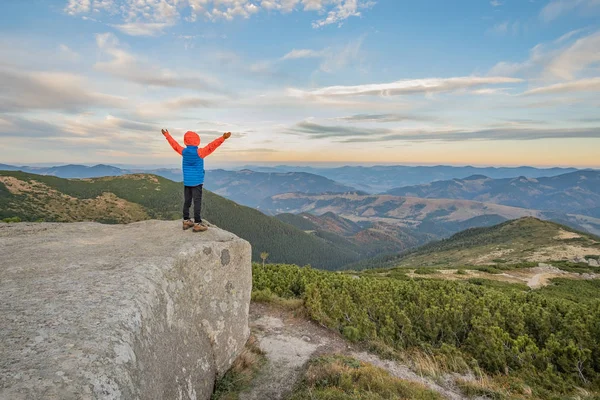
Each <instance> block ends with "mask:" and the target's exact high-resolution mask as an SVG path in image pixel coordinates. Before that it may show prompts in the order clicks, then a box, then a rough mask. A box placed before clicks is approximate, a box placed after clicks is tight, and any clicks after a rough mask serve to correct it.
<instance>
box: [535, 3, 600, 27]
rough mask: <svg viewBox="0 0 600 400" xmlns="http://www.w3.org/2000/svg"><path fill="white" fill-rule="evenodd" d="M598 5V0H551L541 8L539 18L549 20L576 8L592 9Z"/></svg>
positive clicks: (599, 5)
mask: <svg viewBox="0 0 600 400" xmlns="http://www.w3.org/2000/svg"><path fill="white" fill-rule="evenodd" d="M598 7H600V1H598V0H552V1H551V2H550V3H548V4H546V6H544V8H542V11H540V18H541V19H543V20H544V21H546V22H550V21H553V20H555V19H557V18H559V17H561V16H563V15H565V14H567V13H569V12H571V11H574V10H577V9H584V10H592V9H595V8H598Z"/></svg>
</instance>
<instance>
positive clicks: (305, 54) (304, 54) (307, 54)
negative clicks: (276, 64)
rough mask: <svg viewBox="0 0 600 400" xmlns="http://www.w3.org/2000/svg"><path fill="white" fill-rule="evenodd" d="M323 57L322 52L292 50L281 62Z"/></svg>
mask: <svg viewBox="0 0 600 400" xmlns="http://www.w3.org/2000/svg"><path fill="white" fill-rule="evenodd" d="M324 55H325V52H324V51H323V50H311V49H293V50H292V51H290V52H289V53H287V54H286V55H284V56H283V57H281V59H282V60H296V59H299V58H321V57H323V56H324Z"/></svg>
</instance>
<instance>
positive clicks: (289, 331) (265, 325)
mask: <svg viewBox="0 0 600 400" xmlns="http://www.w3.org/2000/svg"><path fill="white" fill-rule="evenodd" d="M250 327H251V328H252V331H253V332H254V335H255V336H256V337H257V339H258V342H259V345H260V348H261V349H262V350H263V351H264V352H265V353H266V356H267V360H268V361H267V364H266V365H265V366H264V367H263V370H262V371H261V373H260V374H259V376H258V377H257V379H256V380H255V382H254V383H253V385H252V386H251V388H250V389H249V390H248V391H246V392H244V393H242V394H241V395H240V400H266V399H269V400H281V399H284V398H285V397H286V396H287V395H289V394H290V393H291V391H292V389H293V387H294V384H295V383H296V382H297V380H298V379H299V378H300V377H301V375H302V373H303V371H304V367H305V365H306V363H307V362H308V361H309V360H310V359H311V358H314V357H317V356H319V355H323V354H331V353H338V354H340V353H341V354H346V355H349V356H352V357H354V358H356V359H358V360H361V361H364V362H368V363H371V364H373V365H375V366H377V367H380V368H383V369H385V370H387V371H388V372H390V374H391V375H393V376H395V377H397V378H400V379H404V380H407V381H411V382H417V383H420V384H423V385H425V386H427V387H428V388H430V389H432V390H435V391H436V392H438V393H440V394H441V395H443V396H444V397H445V398H447V399H451V400H461V399H464V398H465V397H463V396H461V395H460V394H458V392H456V391H454V390H453V389H452V388H445V387H442V386H440V385H438V384H437V383H435V382H434V381H433V380H431V379H429V378H426V377H422V376H419V375H417V374H415V373H414V372H413V371H411V370H410V369H409V368H408V367H407V366H405V365H401V364H398V363H396V362H394V361H389V360H382V359H380V358H379V357H377V356H376V355H373V354H370V353H366V352H364V351H363V350H362V349H360V348H358V347H357V346H354V345H352V344H350V343H349V342H347V341H346V340H344V339H343V338H342V337H340V336H339V335H337V334H336V333H334V332H332V331H330V330H328V329H326V328H323V327H321V326H319V325H317V324H315V323H313V322H311V321H308V320H306V319H304V318H296V317H294V316H293V314H292V313H291V312H289V311H284V310H281V309H279V308H277V307H274V306H270V305H267V304H262V303H252V305H251V307H250Z"/></svg>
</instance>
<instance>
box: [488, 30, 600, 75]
mask: <svg viewBox="0 0 600 400" xmlns="http://www.w3.org/2000/svg"><path fill="white" fill-rule="evenodd" d="M581 32H582V31H581V30H577V31H572V32H569V33H567V34H565V35H563V36H561V37H560V38H559V39H557V40H555V41H554V42H550V43H545V44H538V45H536V46H535V47H533V48H532V49H531V50H530V52H529V59H527V60H525V61H523V62H516V63H510V62H500V63H498V64H496V65H495V66H494V67H493V68H492V69H491V70H490V75H505V76H519V75H521V76H537V77H540V76H541V77H544V78H547V79H548V78H551V79H556V78H558V79H564V80H569V79H573V78H575V77H576V75H578V74H580V73H582V72H585V70H586V69H587V68H589V67H590V66H592V65H594V64H596V63H598V62H599V61H600V31H598V32H594V33H591V34H589V35H587V36H584V37H580V38H577V35H578V34H580V33H581Z"/></svg>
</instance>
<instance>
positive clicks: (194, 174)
mask: <svg viewBox="0 0 600 400" xmlns="http://www.w3.org/2000/svg"><path fill="white" fill-rule="evenodd" d="M164 135H165V138H167V141H168V142H169V144H170V145H171V147H173V150H175V151H176V152H178V153H179V154H181V155H182V156H183V159H182V162H181V164H182V165H181V166H182V169H183V184H184V185H185V186H198V185H201V184H203V183H204V158H205V157H207V156H208V155H210V154H211V153H212V152H213V151H215V150H216V149H217V147H219V146H220V145H222V144H223V142H224V141H225V138H224V137H220V138H218V139H215V140H213V141H212V142H210V143H209V144H208V146H206V147H202V148H199V147H198V146H199V145H200V136H198V134H197V133H196V132H192V131H188V132H186V133H185V135H184V136H183V142H184V143H185V145H186V146H187V147H185V148H184V147H182V146H181V145H180V144H179V143H177V141H176V140H175V139H173V137H172V136H171V135H170V134H169V132H166V133H164Z"/></svg>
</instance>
